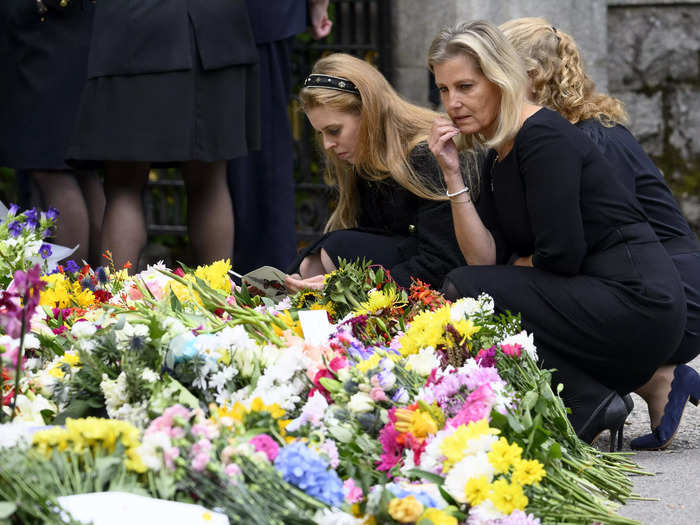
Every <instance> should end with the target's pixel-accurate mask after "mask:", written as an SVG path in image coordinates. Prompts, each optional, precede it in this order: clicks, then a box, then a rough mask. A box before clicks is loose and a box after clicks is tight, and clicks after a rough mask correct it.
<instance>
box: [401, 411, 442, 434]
mask: <svg viewBox="0 0 700 525" xmlns="http://www.w3.org/2000/svg"><path fill="white" fill-rule="evenodd" d="M395 415H396V423H394V428H395V429H396V430H398V431H399V432H410V433H411V434H413V435H414V436H415V437H417V438H419V439H423V438H426V437H427V436H429V435H430V434H435V433H437V431H438V426H437V423H436V422H435V420H434V419H433V418H432V417H431V416H430V414H429V413H428V412H424V411H422V410H408V409H406V408H399V409H397V410H396V412H395Z"/></svg>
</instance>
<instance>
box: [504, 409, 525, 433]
mask: <svg viewBox="0 0 700 525" xmlns="http://www.w3.org/2000/svg"><path fill="white" fill-rule="evenodd" d="M506 418H507V419H508V424H509V425H510V428H512V429H513V431H514V432H515V433H516V434H522V433H523V432H525V427H524V426H523V424H522V423H521V422H520V420H519V419H518V418H517V417H515V416H514V415H513V414H508V415H507V416H506Z"/></svg>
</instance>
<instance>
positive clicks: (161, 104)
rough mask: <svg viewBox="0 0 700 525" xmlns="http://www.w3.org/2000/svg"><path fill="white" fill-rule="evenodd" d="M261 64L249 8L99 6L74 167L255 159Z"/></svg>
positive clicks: (151, 0)
mask: <svg viewBox="0 0 700 525" xmlns="http://www.w3.org/2000/svg"><path fill="white" fill-rule="evenodd" d="M257 62H258V55H257V51H256V48H255V41H254V40H253V34H252V30H251V26H250V21H249V20H248V14H247V9H246V5H245V1H244V0H207V1H206V2H203V1H200V0H140V1H139V2H111V1H107V2H102V1H100V2H97V6H96V10H95V20H94V30H93V34H92V40H91V43H90V55H89V61H88V80H87V84H86V86H85V90H84V92H83V96H82V99H81V103H80V111H79V114H78V120H77V125H76V130H75V133H74V135H73V139H72V140H71V145H70V147H69V149H68V152H67V158H68V159H69V161H71V163H72V164H73V165H78V166H81V165H91V164H95V163H98V162H99V161H103V160H114V161H150V162H153V163H155V164H160V165H167V164H172V163H177V162H182V161H188V160H201V161H204V162H212V161H219V160H226V159H231V158H234V157H237V156H240V155H245V154H247V153H248V151H249V150H250V149H255V148H257V147H259V141H260V129H259V126H260V115H259V101H258V96H259V85H258V82H259V77H258V65H257Z"/></svg>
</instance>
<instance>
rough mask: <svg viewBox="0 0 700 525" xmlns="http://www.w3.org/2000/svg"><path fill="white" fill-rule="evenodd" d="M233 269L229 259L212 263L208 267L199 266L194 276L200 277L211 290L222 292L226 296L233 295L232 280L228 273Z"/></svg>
mask: <svg viewBox="0 0 700 525" xmlns="http://www.w3.org/2000/svg"><path fill="white" fill-rule="evenodd" d="M230 269H231V262H230V260H229V259H226V260H219V261H216V262H213V263H211V264H210V265H208V266H198V267H197V269H196V270H195V271H194V275H195V276H196V277H199V278H200V279H201V280H203V281H204V282H205V283H207V286H209V287H210V288H213V289H215V290H220V291H222V292H224V293H225V294H226V295H229V294H230V293H231V278H230V277H229V276H228V272H229V270H230Z"/></svg>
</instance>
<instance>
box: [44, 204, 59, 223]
mask: <svg viewBox="0 0 700 525" xmlns="http://www.w3.org/2000/svg"><path fill="white" fill-rule="evenodd" d="M46 217H47V218H48V219H51V220H52V221H55V220H56V218H57V217H58V210H57V209H56V208H54V207H53V206H49V210H48V211H47V212H46Z"/></svg>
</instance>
